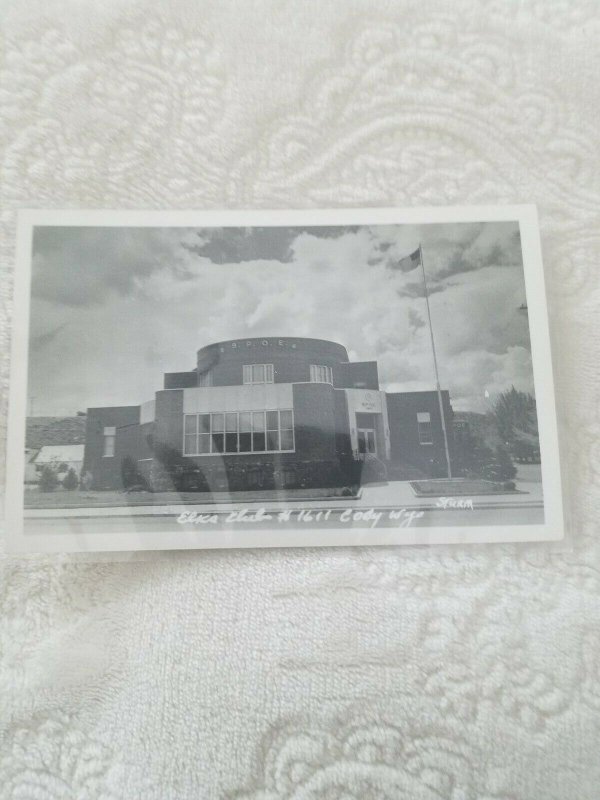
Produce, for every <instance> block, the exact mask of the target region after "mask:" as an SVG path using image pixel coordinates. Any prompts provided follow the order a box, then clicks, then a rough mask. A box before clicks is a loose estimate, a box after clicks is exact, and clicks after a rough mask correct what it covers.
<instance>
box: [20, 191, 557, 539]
mask: <svg viewBox="0 0 600 800" xmlns="http://www.w3.org/2000/svg"><path fill="white" fill-rule="evenodd" d="M19 235H20V240H19V243H20V251H19V259H20V262H19V264H20V267H21V285H20V288H19V292H18V294H17V301H18V303H19V304H20V305H19V306H17V308H18V309H19V316H18V317H16V320H15V324H18V323H19V320H23V321H26V320H27V319H28V322H27V323H26V324H25V322H24V324H23V329H22V330H20V331H19V335H17V336H16V341H15V348H16V352H17V355H19V353H20V355H21V357H20V358H18V360H17V361H13V363H21V364H24V363H26V364H27V369H26V370H22V375H21V374H20V373H19V374H16V372H13V376H12V386H11V392H12V394H11V417H10V431H9V436H10V446H11V447H12V448H13V449H12V457H11V459H10V460H9V465H10V470H11V473H10V474H9V480H10V481H11V483H12V492H11V495H10V496H9V501H10V502H9V512H10V514H11V515H12V520H13V522H14V523H15V524H14V525H13V530H15V531H16V534H15V535H14V536H13V538H12V541H11V545H12V547H13V548H14V549H17V550H32V551H36V550H137V549H170V548H195V547H198V548H202V547H211V548H215V547H260V546H298V545H305V544H306V545H311V546H312V545H332V544H342V545H343V544H434V543H444V542H447V543H452V542H486V541H513V540H514V541H527V540H536V539H538V540H539V539H556V538H561V537H562V513H561V499H560V494H561V493H560V476H559V461H558V449H557V439H556V419H555V410H554V398H553V384H552V372H551V365H550V350H549V340H548V332H547V315H546V306H545V299H544V288H543V277H542V267H541V260H540V256H539V243H538V234H537V229H536V221H535V211H534V210H533V209H531V208H529V207H498V208H496V209H493V208H492V209H490V208H487V207H486V208H482V209H476V208H472V209H462V210H461V209H455V210H452V209H444V210H442V209H438V210H435V209H429V210H428V209H420V210H419V209H417V210H415V209H412V210H410V211H406V212H403V211H401V210H379V211H377V210H372V209H369V210H362V211H361V210H352V211H328V212H300V211H298V212H247V213H244V212H223V213H221V214H219V213H217V212H212V213H198V214H193V213H191V212H185V213H182V214H177V213H173V212H171V213H168V214H166V213H165V214H164V215H162V216H161V214H160V212H147V213H146V212H66V211H65V212H27V213H25V214H23V215H22V219H21V227H20V234H19ZM18 277H19V276H18ZM17 521H18V522H19V524H18V525H17V524H16V523H17Z"/></svg>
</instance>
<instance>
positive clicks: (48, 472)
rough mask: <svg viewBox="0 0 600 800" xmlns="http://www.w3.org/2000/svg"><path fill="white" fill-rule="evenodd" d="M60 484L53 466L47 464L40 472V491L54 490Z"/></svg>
mask: <svg viewBox="0 0 600 800" xmlns="http://www.w3.org/2000/svg"><path fill="white" fill-rule="evenodd" d="M57 486H58V478H57V477H56V473H55V472H54V470H53V469H52V467H50V466H48V464H46V465H45V466H44V467H42V472H41V474H40V491H41V492H53V491H54V490H55V489H56V487H57Z"/></svg>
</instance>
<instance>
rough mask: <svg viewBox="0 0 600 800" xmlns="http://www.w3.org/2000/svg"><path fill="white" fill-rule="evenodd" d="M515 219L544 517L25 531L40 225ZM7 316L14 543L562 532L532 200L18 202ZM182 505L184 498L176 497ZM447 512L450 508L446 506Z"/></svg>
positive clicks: (94, 546) (197, 543) (104, 546)
mask: <svg viewBox="0 0 600 800" xmlns="http://www.w3.org/2000/svg"><path fill="white" fill-rule="evenodd" d="M499 221H518V223H519V227H520V231H521V244H522V252H523V267H524V276H525V287H526V298H527V306H528V316H529V330H530V337H531V349H532V361H533V372H534V382H535V391H536V402H537V412H538V425H539V433H540V452H541V466H542V485H543V497H544V514H545V522H544V524H539V525H537V524H531V525H489V526H474V527H452V526H448V527H425V526H424V527H414V528H358V527H350V528H348V529H330V528H327V529H323V528H318V527H311V528H306V529H302V530H301V529H298V528H294V529H287V528H281V529H279V530H278V529H277V528H272V529H265V528H260V529H250V530H247V529H244V530H241V529H240V530H237V531H235V530H227V531H223V530H219V531H212V532H211V531H210V529H208V528H199V529H194V530H187V529H186V530H184V529H182V530H180V531H148V532H146V533H140V532H133V531H127V530H124V529H123V530H121V531H119V530H116V531H115V532H114V533H113V532H111V533H95V534H90V533H86V531H85V530H84V527H85V519H81V518H80V524H79V525H78V526H77V527H80V528H81V530H79V531H78V532H75V533H73V532H69V531H68V530H67V529H68V527H69V525H68V522H67V519H66V518H65V532H64V533H63V532H61V533H59V534H56V533H53V534H45V533H42V532H40V533H29V532H28V533H25V532H24V511H23V503H24V481H23V475H24V469H25V455H24V453H25V422H26V408H27V363H28V338H29V308H30V277H31V273H30V271H31V247H32V234H33V228H34V227H35V226H36V225H60V226H110V227H213V226H215V227H217V226H218V227H250V226H265V227H266V226H271V227H277V226H294V225H298V226H304V225H306V226H319V225H394V224H420V225H426V224H439V223H460V222H499ZM12 319H13V324H12V347H11V369H10V388H9V416H8V440H7V480H6V499H5V528H6V531H5V533H6V546H7V550H9V551H12V552H39V553H41V552H96V551H98V552H99V551H136V550H170V549H204V548H206V549H212V548H255V547H316V546H350V545H370V546H371V545H425V544H467V543H492V542H531V541H550V540H559V539H562V538H563V536H564V521H563V504H562V489H561V475H560V459H559V449H558V431H557V420H556V406H555V397H554V381H553V373H552V360H551V352H550V337H549V330H548V314H547V307H546V293H545V287H544V271H543V265H542V257H541V248H540V239H539V232H538V219H537V211H536V208H535V206H533V205H505V206H452V207H433V208H427V207H415V208H397V209H396V208H384V209H381V208H353V209H327V210H311V209H306V210H294V211H288V210H274V211H261V210H254V211H240V210H234V211H150V210H149V211H127V210H122V211H104V210H34V209H31V210H23V211H21V212H19V218H18V228H17V251H16V266H15V273H14V302H13V316H12ZM181 508H182V509H185V508H186V506H182V507H181ZM448 513H452V512H448Z"/></svg>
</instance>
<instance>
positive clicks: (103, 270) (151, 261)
mask: <svg viewBox="0 0 600 800" xmlns="http://www.w3.org/2000/svg"><path fill="white" fill-rule="evenodd" d="M419 243H422V247H423V255H424V261H425V268H426V272H427V278H428V285H429V292H430V303H431V316H432V321H433V330H434V336H435V341H436V348H437V351H438V362H439V370H440V381H441V383H442V386H443V387H445V388H448V389H449V390H450V393H451V397H452V403H453V406H454V408H455V409H456V410H472V411H485V410H486V408H488V407H489V402H490V401H489V400H488V399H486V398H487V397H489V398H490V399H493V397H494V396H495V395H497V394H498V393H499V392H501V391H503V390H505V389H507V388H510V386H511V385H513V384H514V385H515V386H516V387H517V388H519V389H522V390H524V391H533V376H532V367H531V352H530V344H529V331H528V327H527V316H526V314H524V313H523V311H519V306H520V305H521V304H522V303H523V302H524V300H525V288H524V282H523V267H522V257H521V247H520V240H519V230H518V224H517V223H511V222H498V223H461V224H444V225H442V224H435V225H394V226H360V227H356V226H354V227H337V228H332V227H323V228H306V227H305V228H299V227H295V228H287V227H281V228H210V229H208V228H195V229H192V228H80V227H78V228H58V227H38V228H36V230H35V234H34V243H33V279H32V307H31V330H30V369H29V388H28V396H29V408H28V412H29V413H34V414H35V415H45V414H48V415H54V414H65V415H66V414H74V413H75V412H77V411H80V410H85V409H86V408H87V407H88V406H96V405H129V404H135V405H137V404H138V403H140V402H142V401H144V400H148V399H150V398H151V397H152V396H153V394H154V392H155V391H156V390H157V389H159V388H162V374H163V372H172V371H178V370H189V369H192V368H193V367H194V365H195V353H196V350H197V349H199V348H200V347H203V346H204V345H206V344H209V343H210V342H214V341H219V340H222V339H234V338H244V337H247V336H248V337H249V336H270V337H276V336H277V337H278V336H312V337H316V338H323V339H332V340H334V341H337V342H340V343H341V344H344V345H345V346H346V348H347V349H348V353H349V355H350V359H351V360H371V359H375V360H377V362H378V364H379V376H380V382H381V384H382V388H385V389H388V390H391V391H410V390H419V389H431V388H433V387H434V385H435V383H434V374H433V365H432V357H431V343H430V339H429V330H428V326H427V313H426V307H425V301H424V298H423V282H422V275H421V272H420V271H419V270H414V271H408V272H403V271H402V270H401V269H398V268H397V267H398V262H399V261H400V259H402V258H403V257H405V256H407V255H408V254H410V253H411V252H412V251H414V250H415V249H416V248H417V247H418V246H419ZM486 392H487V395H486Z"/></svg>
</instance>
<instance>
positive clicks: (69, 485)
mask: <svg viewBox="0 0 600 800" xmlns="http://www.w3.org/2000/svg"><path fill="white" fill-rule="evenodd" d="M63 486H64V488H65V489H68V490H69V491H70V492H72V491H73V489H77V487H78V486H79V478H78V477H77V473H76V472H75V470H74V469H73V467H69V470H68V471H67V474H66V475H65V478H64V480H63Z"/></svg>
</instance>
